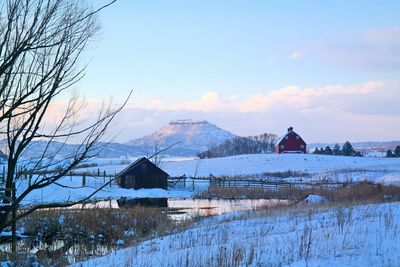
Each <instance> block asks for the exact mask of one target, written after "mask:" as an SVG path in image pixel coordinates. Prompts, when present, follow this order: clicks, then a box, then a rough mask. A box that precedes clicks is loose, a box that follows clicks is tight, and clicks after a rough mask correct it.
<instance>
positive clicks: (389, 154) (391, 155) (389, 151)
mask: <svg viewBox="0 0 400 267" xmlns="http://www.w3.org/2000/svg"><path fill="white" fill-rule="evenodd" d="M386 157H387V158H394V157H396V155H395V154H393V152H392V150H391V149H389V150H388V151H387V152H386Z"/></svg>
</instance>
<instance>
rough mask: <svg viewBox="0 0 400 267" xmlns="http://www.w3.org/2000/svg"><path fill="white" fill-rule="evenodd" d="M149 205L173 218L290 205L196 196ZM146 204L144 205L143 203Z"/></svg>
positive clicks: (103, 204) (105, 204)
mask: <svg viewBox="0 0 400 267" xmlns="http://www.w3.org/2000/svg"><path fill="white" fill-rule="evenodd" d="M148 201H149V199H132V200H124V201H123V204H122V203H121V201H117V200H108V201H99V202H96V203H87V204H79V205H75V206H73V207H71V208H78V209H91V208H114V209H118V208H131V207H135V206H137V205H142V203H144V202H145V203H146V204H148ZM151 203H152V204H150V206H153V207H154V206H156V207H160V208H165V209H166V211H167V213H168V215H169V216H170V217H171V218H172V219H174V220H182V219H189V218H194V217H204V216H213V215H220V214H225V213H231V212H237V211H251V210H257V209H265V208H270V207H275V206H282V205H290V204H291V201H290V200H279V199H196V198H169V199H166V198H161V199H151ZM145 206H146V205H145Z"/></svg>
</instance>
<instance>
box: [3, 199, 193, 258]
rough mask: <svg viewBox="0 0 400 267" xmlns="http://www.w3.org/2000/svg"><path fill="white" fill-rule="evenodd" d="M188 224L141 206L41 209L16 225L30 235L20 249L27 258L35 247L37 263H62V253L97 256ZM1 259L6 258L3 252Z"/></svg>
mask: <svg viewBox="0 0 400 267" xmlns="http://www.w3.org/2000/svg"><path fill="white" fill-rule="evenodd" d="M191 223H192V221H189V220H187V221H181V222H179V223H177V222H176V221H174V220H172V219H170V217H169V216H168V215H167V213H166V210H165V209H162V208H151V207H140V206H139V207H135V208H129V209H111V208H94V209H85V210H82V209H51V210H42V211H37V212H34V213H33V214H31V215H29V216H28V217H26V218H24V219H22V220H21V221H20V222H19V227H24V228H25V234H26V235H28V236H30V238H29V239H28V240H27V241H26V242H23V243H21V244H20V245H19V249H20V250H21V251H25V253H26V254H25V256H24V257H25V258H27V256H28V255H29V250H30V249H31V248H32V247H36V248H38V251H37V252H36V257H37V259H38V260H39V262H41V263H44V264H45V265H46V264H52V265H54V264H56V265H57V266H59V265H60V266H63V265H65V264H67V263H68V262H66V260H65V256H68V255H70V256H73V258H75V259H79V260H84V259H87V258H89V257H92V256H100V255H103V254H105V253H110V252H111V251H113V250H116V249H120V248H121V247H126V246H132V245H135V244H137V243H138V242H140V241H143V240H147V239H151V238H156V237H160V236H165V235H167V234H170V233H175V232H179V231H182V230H184V229H187V228H188V227H189V225H190V224H191ZM55 244H57V245H55ZM2 258H3V259H2V260H6V259H7V258H8V257H7V255H3V256H2ZM25 263H26V262H25ZM25 263H22V265H24V264H25Z"/></svg>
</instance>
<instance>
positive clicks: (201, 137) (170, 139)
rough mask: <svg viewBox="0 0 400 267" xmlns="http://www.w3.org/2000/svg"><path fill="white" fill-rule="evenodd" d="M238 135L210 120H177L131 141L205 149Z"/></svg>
mask: <svg viewBox="0 0 400 267" xmlns="http://www.w3.org/2000/svg"><path fill="white" fill-rule="evenodd" d="M235 136H236V135H234V134H232V133H230V132H228V131H225V130H223V129H221V128H219V127H217V126H216V125H214V124H212V123H210V122H208V121H205V120H203V121H197V120H175V121H171V122H169V123H168V124H167V125H165V126H164V127H162V128H161V129H159V130H158V131H156V132H154V133H152V134H150V135H147V136H144V137H142V138H138V139H134V140H132V141H129V142H128V143H127V144H129V145H132V146H153V147H154V146H155V145H158V146H159V147H166V146H169V145H172V144H175V143H178V144H177V145H175V146H174V149H179V148H180V149H189V150H194V151H202V150H205V149H207V148H209V147H211V146H212V145H216V144H221V143H223V142H224V141H226V140H228V139H231V138H234V137H235Z"/></svg>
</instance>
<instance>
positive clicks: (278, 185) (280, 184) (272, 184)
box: [168, 174, 351, 190]
mask: <svg viewBox="0 0 400 267" xmlns="http://www.w3.org/2000/svg"><path fill="white" fill-rule="evenodd" d="M204 182H207V183H209V184H208V186H209V187H210V188H216V187H219V188H265V189H292V188H298V189H311V188H329V187H345V186H349V185H351V183H348V182H346V183H342V182H318V181H308V182H307V181H283V180H277V181H265V180H251V179H226V178H220V177H216V176H214V175H212V174H210V175H209V177H186V176H180V177H169V179H168V186H169V187H172V188H182V187H193V190H194V188H195V187H196V185H197V184H199V183H204Z"/></svg>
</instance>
